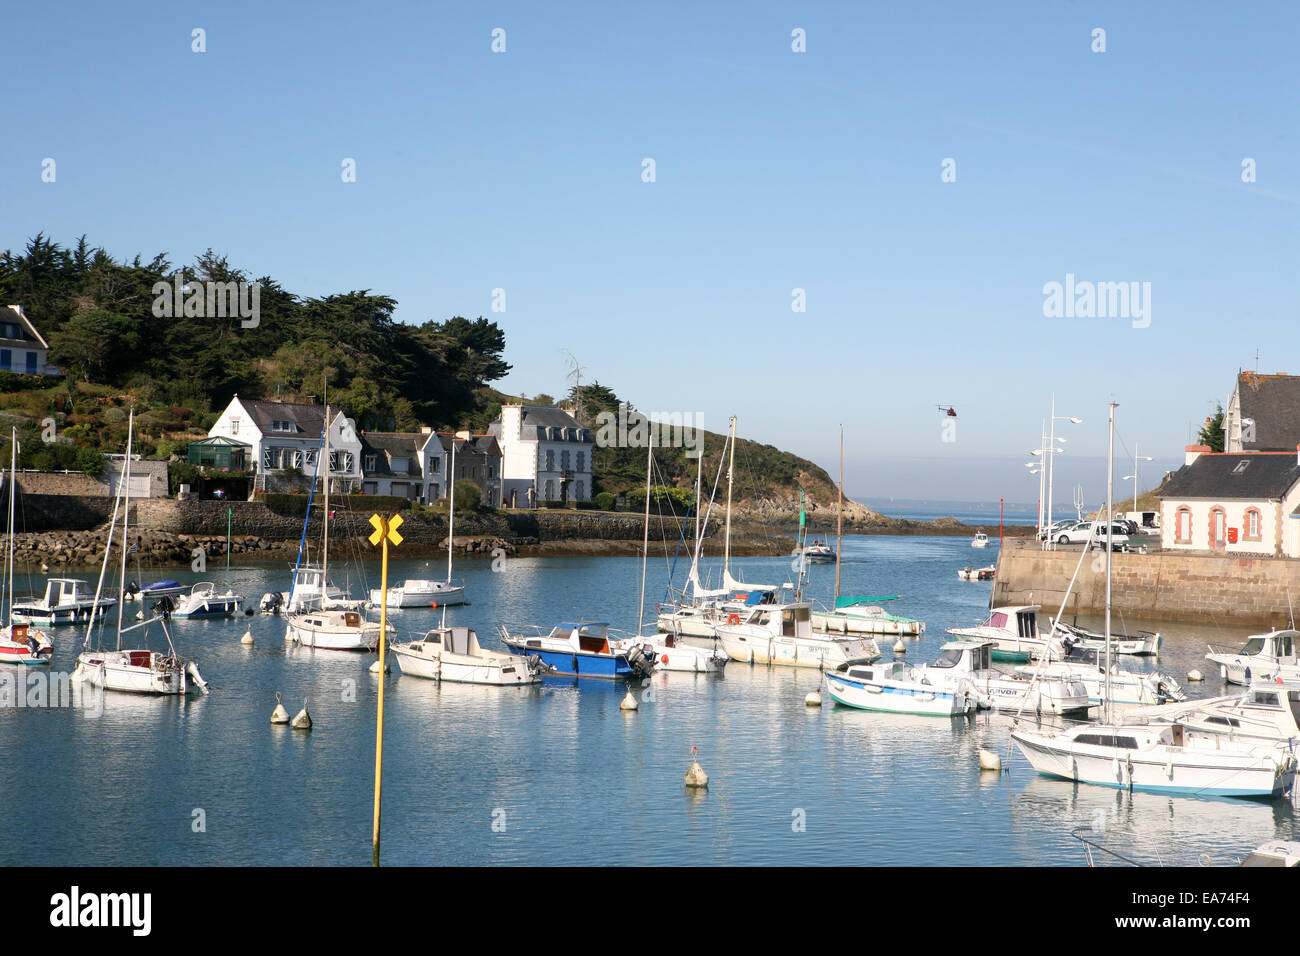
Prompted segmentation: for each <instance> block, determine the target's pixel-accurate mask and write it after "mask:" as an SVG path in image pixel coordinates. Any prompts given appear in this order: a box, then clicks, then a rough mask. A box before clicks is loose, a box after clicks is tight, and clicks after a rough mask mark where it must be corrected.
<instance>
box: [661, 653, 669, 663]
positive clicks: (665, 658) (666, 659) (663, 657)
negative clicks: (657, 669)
mask: <svg viewBox="0 0 1300 956" xmlns="http://www.w3.org/2000/svg"><path fill="white" fill-rule="evenodd" d="M659 660H661V661H662V662H663V663H665V664H667V663H668V655H667V654H664V655H663V656H662V657H660V658H659Z"/></svg>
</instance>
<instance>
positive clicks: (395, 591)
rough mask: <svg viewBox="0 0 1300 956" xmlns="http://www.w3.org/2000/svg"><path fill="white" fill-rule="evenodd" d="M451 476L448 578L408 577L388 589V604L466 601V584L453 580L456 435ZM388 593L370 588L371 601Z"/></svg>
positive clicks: (438, 604)
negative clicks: (437, 579) (456, 582)
mask: <svg viewBox="0 0 1300 956" xmlns="http://www.w3.org/2000/svg"><path fill="white" fill-rule="evenodd" d="M448 467H449V468H450V471H448V472H447V474H448V475H449V476H450V478H449V480H448V482H447V484H448V485H449V486H450V488H449V489H448V502H447V503H448V507H447V580H446V581H435V580H428V579H425V578H407V579H406V580H405V581H403V582H402V583H401V584H399V585H398V586H397V587H391V588H389V589H388V606H389V607H390V608H394V607H435V608H437V607H447V606H449V605H452V604H464V603H465V586H464V585H462V584H453V583H452V580H451V554H452V551H451V549H452V541H453V540H454V539H455V530H456V439H455V437H454V436H453V437H452V440H451V462H450V464H449V466H448ZM383 597H384V593H383V591H381V590H380V589H379V588H374V589H373V590H372V591H371V592H370V603H371V604H375V605H378V604H381V603H382V602H383Z"/></svg>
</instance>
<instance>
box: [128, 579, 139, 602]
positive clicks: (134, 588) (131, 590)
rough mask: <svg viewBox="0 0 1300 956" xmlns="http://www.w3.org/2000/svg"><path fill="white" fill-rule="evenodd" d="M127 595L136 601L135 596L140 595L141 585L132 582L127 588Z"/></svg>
mask: <svg viewBox="0 0 1300 956" xmlns="http://www.w3.org/2000/svg"><path fill="white" fill-rule="evenodd" d="M126 593H127V595H128V596H130V597H131V598H133V599H134V598H135V596H136V595H137V594H139V593H140V585H138V584H136V583H135V582H134V581H132V582H131V583H130V584H128V585H127V586H126Z"/></svg>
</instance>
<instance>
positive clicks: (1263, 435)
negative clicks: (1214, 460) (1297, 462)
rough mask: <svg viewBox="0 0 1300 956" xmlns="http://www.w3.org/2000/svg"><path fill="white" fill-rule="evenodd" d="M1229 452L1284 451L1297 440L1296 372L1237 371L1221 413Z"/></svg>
mask: <svg viewBox="0 0 1300 956" xmlns="http://www.w3.org/2000/svg"><path fill="white" fill-rule="evenodd" d="M1223 437H1224V443H1223V447H1224V449H1225V450H1227V451H1229V452H1234V453H1236V452H1246V451H1286V452H1289V451H1290V450H1291V449H1292V448H1294V447H1295V446H1296V444H1297V443H1300V375H1283V374H1277V375H1264V374H1261V373H1259V372H1253V371H1243V372H1238V373H1237V381H1236V384H1235V385H1234V386H1233V389H1232V395H1231V396H1230V397H1229V398H1228V407H1227V409H1226V410H1225V411H1224V413H1223Z"/></svg>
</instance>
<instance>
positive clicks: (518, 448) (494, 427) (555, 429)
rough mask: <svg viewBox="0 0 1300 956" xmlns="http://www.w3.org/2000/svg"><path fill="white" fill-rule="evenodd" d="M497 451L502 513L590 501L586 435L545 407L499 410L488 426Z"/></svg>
mask: <svg viewBox="0 0 1300 956" xmlns="http://www.w3.org/2000/svg"><path fill="white" fill-rule="evenodd" d="M488 433H489V434H490V435H492V436H493V437H494V438H496V440H497V443H498V444H499V445H500V447H501V475H502V485H501V494H502V501H503V504H504V506H505V507H507V508H529V507H535V506H536V505H537V503H538V502H540V501H564V502H569V501H590V500H591V454H592V450H593V449H594V448H595V441H594V440H593V438H592V434H591V431H590V429H588V428H585V427H584V426H583V425H581V424H579V423H578V420H577V419H576V418H574V417H573V415H572V414H570V413H569V412H568V411H566V410H565V409H563V408H557V407H554V406H550V405H522V404H510V405H503V406H502V408H501V416H500V417H499V418H498V419H497V420H496V421H495V422H493V423H492V424H491V425H489V426H488Z"/></svg>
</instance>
